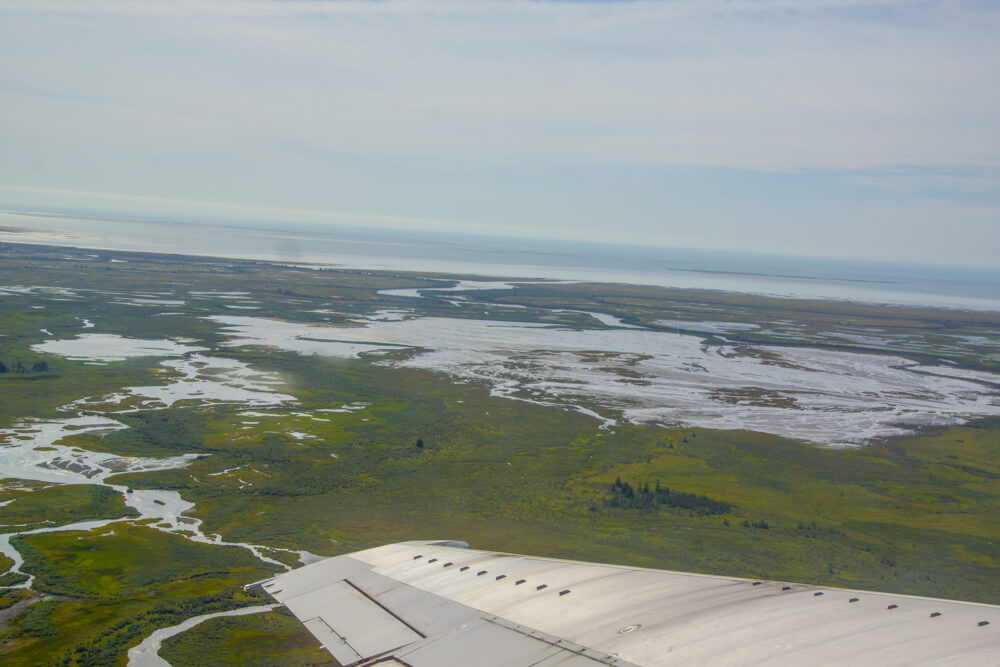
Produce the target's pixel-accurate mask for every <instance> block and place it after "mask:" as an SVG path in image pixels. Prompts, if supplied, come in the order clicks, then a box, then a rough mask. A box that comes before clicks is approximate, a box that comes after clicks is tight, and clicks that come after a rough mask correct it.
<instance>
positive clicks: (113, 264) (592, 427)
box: [0, 244, 1000, 665]
mask: <svg viewBox="0 0 1000 667" xmlns="http://www.w3.org/2000/svg"><path fill="white" fill-rule="evenodd" d="M0 362H3V364H4V368H6V371H7V372H4V373H0V524H2V525H0V532H2V533H3V536H2V537H0V551H2V553H3V556H2V557H0V576H2V578H0V614H3V615H2V616H0V661H2V662H4V663H5V664H12V665H19V664H23V665H34V664H67V665H77V664H79V665H109V664H120V665H124V664H127V663H128V661H129V657H128V651H129V649H132V648H135V647H137V646H139V645H140V643H141V642H142V641H143V640H144V639H145V638H147V637H150V636H151V635H152V634H153V633H154V631H156V630H159V629H166V628H175V627H177V626H179V625H181V624H183V623H184V621H186V620H187V619H191V618H195V617H201V616H206V618H208V617H209V615H213V614H217V613H220V612H228V611H234V610H239V609H254V610H256V608H257V607H260V606H261V605H264V604H269V603H270V602H271V601H270V600H269V599H265V598H262V597H259V596H258V595H257V594H253V593H245V592H244V591H243V589H242V586H243V585H244V584H247V583H251V582H253V581H256V580H259V579H262V578H265V577H268V576H270V575H271V574H273V573H275V572H279V571H283V570H285V569H287V568H291V567H296V566H298V565H300V564H302V563H304V562H308V561H309V560H311V559H313V558H316V557H320V556H331V555H336V554H339V553H345V552H348V551H353V550H356V549H361V548H366V547H371V546H377V545H379V544H384V543H388V542H394V541H401V540H408V539H429V538H449V539H461V540H466V541H468V542H470V543H471V544H472V545H473V546H474V547H476V548H482V549H496V550H502V551H508V552H521V553H530V554H534V555H541V556H553V557H563V558H575V559H584V560H597V561H605V562H614V563H623V564H630V565H640V566H648V567H656V568H664V569H673V570H690V571H698V572H711V573H715V574H724V575H737V576H747V577H765V578H770V579H780V580H789V581H802V582H810V583H823V584H826V585H833V586H838V585H839V586H850V587H854V588H862V589H873V590H882V591H892V592H900V593H911V594H917V595H928V596H938V597H948V598H958V599H966V600H976V601H983V602H991V603H998V602H1000V584H998V582H1000V576H998V575H1000V545H997V544H995V543H994V542H995V540H994V538H995V536H996V535H1000V313H997V312H993V311H989V310H982V309H980V310H975V311H972V310H968V311H967V310H960V309H944V308H922V307H918V306H913V305H895V306H880V305H876V304H871V303H850V302H844V301H830V300H824V301H820V300H808V299H789V298H775V297H767V296H759V295H756V296H755V295H748V294H735V293H729V292H720V291H707V290H694V289H677V288H665V287H652V286H641V285H626V284H612V283H585V282H576V281H573V282H571V281H555V280H553V281H543V280H525V281H518V280H517V279H516V278H511V277H509V276H503V277H500V278H496V277H493V276H476V275H460V276H447V275H439V274H427V273H417V272H400V271H366V270H355V269H332V268H330V267H324V266H318V265H314V266H306V265H299V266H290V265H281V264H274V263H269V262H265V261H256V260H239V259H225V258H212V257H188V256H182V255H156V254H148V253H147V254H144V253H132V252H119V251H110V250H88V251H86V252H82V251H78V250H75V249H67V248H58V247H46V246H33V245H26V244H0ZM418 443H419V444H420V446H417V444H418ZM616 480H628V481H629V482H630V483H631V484H632V485H635V486H639V485H642V484H649V485H653V484H657V483H658V482H659V483H662V484H663V485H664V487H669V489H670V490H671V492H672V493H676V494H678V495H677V496H676V497H677V498H704V499H708V500H710V501H711V503H717V505H712V506H713V507H716V506H717V507H725V508H726V511H724V512H722V511H720V512H703V511H698V508H697V507H695V506H692V505H691V504H690V503H687V504H684V503H676V502H673V503H648V504H636V503H621V502H616V501H615V500H614V499H615V497H616V496H615V488H616V487H615V483H616ZM708 500H705V501H704V502H706V503H707V502H708ZM4 612H6V613H4ZM247 645H255V646H259V647H260V653H259V655H258V656H257V658H256V659H257V660H258V661H260V664H275V662H279V661H285V662H287V664H333V663H332V662H330V661H329V659H328V658H327V657H325V654H323V653H322V652H320V651H317V650H316V645H315V642H314V641H313V640H312V639H311V636H310V635H309V634H308V633H307V632H306V631H305V630H303V629H301V628H299V627H297V625H296V624H295V623H292V622H290V619H289V617H287V616H285V615H283V614H282V611H281V609H280V608H278V609H273V610H271V611H260V612H259V613H254V614H249V615H245V616H223V617H214V616H213V617H211V618H209V619H208V620H206V621H205V622H204V623H202V624H199V625H195V626H193V627H191V628H189V629H186V630H185V631H183V632H178V633H177V634H174V635H173V636H171V637H170V638H169V639H165V640H164V641H163V649H162V650H161V652H160V654H161V656H163V657H165V658H166V659H168V660H169V661H170V663H171V664H174V665H183V664H197V660H198V657H199V656H204V655H208V654H209V653H206V652H207V651H215V652H214V653H211V654H212V655H213V656H217V658H216V657H213V662H215V661H225V660H227V659H229V660H231V661H232V662H233V664H242V663H243V659H241V658H240V656H241V655H243V653H241V651H243V649H240V648H239V647H241V646H242V647H245V646H247ZM226 646H228V647H232V650H227V651H223V652H220V651H218V650H217V649H218V647H226ZM226 656H229V657H228V658H227V657H226ZM244 657H245V656H244Z"/></svg>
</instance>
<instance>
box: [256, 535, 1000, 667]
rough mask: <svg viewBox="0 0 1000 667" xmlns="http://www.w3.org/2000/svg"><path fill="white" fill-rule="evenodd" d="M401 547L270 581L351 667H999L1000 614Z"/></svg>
mask: <svg viewBox="0 0 1000 667" xmlns="http://www.w3.org/2000/svg"><path fill="white" fill-rule="evenodd" d="M464 546H465V545H464V543H461V542H405V543H400V544H390V545H386V546H383V547H378V548H375V549H369V550H367V551H360V552H357V553H352V554H348V555H344V556H337V557H335V558H328V559H326V560H323V561H319V562H317V563H313V564H311V565H307V566H305V567H302V568H300V569H298V570H293V571H292V572H289V573H287V574H283V575H281V576H278V577H275V578H274V579H269V580H266V581H264V582H262V585H263V588H264V590H266V591H267V592H268V593H270V595H271V596H272V597H274V598H275V599H276V600H277V601H279V602H281V603H283V604H284V605H286V606H287V607H288V609H289V610H290V611H291V612H292V613H293V614H295V616H296V617H297V618H298V619H299V620H301V621H302V622H303V623H304V624H305V626H306V627H307V628H308V629H309V631H310V632H312V633H313V635H315V636H316V638H317V639H319V641H320V642H321V643H322V644H323V646H324V647H325V648H326V649H327V650H329V651H330V653H331V654H333V656H334V658H336V659H337V661H338V662H340V663H341V664H342V665H345V666H354V665H358V666H360V665H375V664H379V665H386V666H389V665H409V666H411V667H441V666H448V665H487V666H492V665H498V666H499V665H512V666H518V667H520V666H525V665H538V666H539V667H552V666H555V665H559V666H567V667H595V666H597V665H601V664H605V665H618V666H627V665H753V664H788V665H844V664H862V665H867V664H870V665H880V666H884V665H913V664H942V665H998V664H1000V613H998V611H1000V607H997V606H993V605H984V604H976V603H971V602H957V601H951V600H939V599H932V598H920V597H912V596H906V595H890V594H885V593H872V592H867V591H853V590H847V589H842V588H828V587H819V586H809V585H804V584H791V583H782V582H774V581H757V580H752V579H738V578H733V577H716V576H709V575H702V574H689V573H683V572H668V571H663V570H649V569H642V568H633V567H620V566H612V565H600V564H594V563H582V562H576V561H566V560H557V559H551V558H534V557H529V556H516V555H512V554H505V553H496V552H486V551H477V550H474V549H468V548H464Z"/></svg>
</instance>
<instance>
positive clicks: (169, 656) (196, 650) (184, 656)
mask: <svg viewBox="0 0 1000 667" xmlns="http://www.w3.org/2000/svg"><path fill="white" fill-rule="evenodd" d="M279 609H281V610H283V609H284V608H283V607H282V608H279ZM160 657H161V658H163V659H164V660H166V661H167V662H169V663H170V664H171V665H172V666H173V667H202V665H241V666H243V667H272V666H273V665H282V667H320V666H324V667H335V666H336V665H337V664H338V663H337V662H336V661H335V660H333V658H331V657H330V654H329V653H327V652H326V651H325V650H324V649H322V648H321V647H320V645H319V643H318V642H317V641H316V638H315V637H313V636H312V635H311V634H310V633H309V631H307V630H306V629H305V628H304V627H303V626H302V624H301V623H300V622H299V621H298V620H297V619H296V618H295V617H294V616H292V615H291V614H290V613H288V612H287V611H277V610H276V611H273V612H270V613H262V614H251V615H247V616H227V617H222V618H213V619H209V620H207V621H204V622H203V623H200V624H198V625H196V626H195V627H193V628H191V629H190V630H188V631H187V632H184V633H181V634H179V635H176V636H174V637H171V638H169V639H167V640H165V641H164V642H163V647H162V648H161V649H160Z"/></svg>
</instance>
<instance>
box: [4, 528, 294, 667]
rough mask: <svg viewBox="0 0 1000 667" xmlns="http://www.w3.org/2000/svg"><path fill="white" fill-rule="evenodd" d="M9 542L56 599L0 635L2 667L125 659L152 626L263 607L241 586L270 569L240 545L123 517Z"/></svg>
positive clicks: (112, 662) (256, 596)
mask: <svg viewBox="0 0 1000 667" xmlns="http://www.w3.org/2000/svg"><path fill="white" fill-rule="evenodd" d="M13 541H14V542H15V544H16V547H17V549H18V550H19V551H20V552H21V553H22V555H23V556H24V558H25V564H24V566H23V569H24V570H25V571H26V572H30V573H32V574H34V575H35V576H36V579H35V583H34V586H33V587H34V589H35V590H36V591H38V592H42V593H46V594H48V595H50V596H52V595H54V596H56V597H55V599H49V600H46V601H44V602H39V603H36V604H33V605H31V606H30V607H29V608H28V610H27V612H26V613H25V614H22V615H20V616H19V617H18V618H15V619H13V620H12V621H11V624H10V628H9V629H8V630H7V631H5V632H3V633H0V663H3V664H5V665H7V664H10V665H38V664H66V665H122V664H124V662H125V653H126V651H127V649H128V647H129V646H132V645H134V644H136V643H138V641H139V640H140V639H141V638H142V637H145V636H146V635H148V634H149V633H150V632H152V631H153V630H155V629H157V628H160V627H168V626H171V625H176V624H177V623H180V622H181V621H183V620H185V619H187V618H190V617H192V616H198V615H201V614H206V613H213V612H217V611H225V610H228V609H235V608H238V607H241V606H247V605H252V604H260V603H261V602H263V599H262V594H259V593H250V594H248V593H244V592H243V590H242V586H243V585H244V584H246V583H247V582H250V581H257V580H259V579H263V578H266V577H268V576H271V575H272V574H273V573H274V570H273V569H271V568H269V567H268V566H266V565H265V564H263V563H261V562H260V561H258V560H256V559H255V558H254V557H253V556H252V554H250V553H249V552H248V551H246V550H245V549H240V548H237V547H219V546H213V545H207V544H196V543H192V542H190V541H188V540H186V539H184V538H182V537H178V536H175V535H170V534H167V533H164V532H161V531H158V530H155V529H153V528H150V527H146V526H133V525H130V524H129V523H127V522H117V523H114V524H111V525H108V526H105V527H103V528H101V529H97V530H93V531H89V532H81V531H67V532H55V533H41V534H36V535H27V536H23V537H21V538H15V539H14V540H13Z"/></svg>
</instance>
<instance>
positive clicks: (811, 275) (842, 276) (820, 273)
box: [0, 211, 1000, 312]
mask: <svg viewBox="0 0 1000 667" xmlns="http://www.w3.org/2000/svg"><path fill="white" fill-rule="evenodd" d="M0 241H6V242H17V243H37V244H46V245H65V246H73V247H78V248H87V249H106V250H122V251H140V252H160V253H171V254H186V255H202V256H217V257H228V258H234V259H253V260H263V261H275V262H281V263H288V264H312V265H319V266H326V267H335V268H351V269H365V270H387V271H393V270H395V271H407V272H429V273H447V274H456V275H464V276H469V275H475V276H488V277H499V278H505V279H510V278H518V279H537V278H541V279H553V280H572V281H587V282H607V283H627V284H637V285H655V286H661V287H674V288H682V289H705V290H716V291H724V292H735V293H744V294H757V295H766V296H778V297H788V298H796V299H822V300H842V301H856V302H863V303H880V304H889V305H901V306H930V307H942V308H955V309H965V310H981V311H997V312H1000V270H997V269H988V268H973V267H960V266H936V265H920V264H912V263H903V262H872V261H858V260H851V259H827V258H816V257H794V256H786V255H768V254H753V253H733V252H719V251H711V250H697V249H682V248H668V247H654V246H642V247H640V246H627V245H616V244H599V243H587V242H580V241H573V240H537V239H516V238H507V237H491V236H481V235H471V234H446V233H437V232H415V231H412V230H406V231H390V230H384V229H379V230H369V229H362V228H352V227H320V226H306V225H302V224H296V225H294V226H290V225H289V226H286V225H282V224H280V223H275V224H272V225H260V226H253V227H250V226H240V225H239V224H238V223H233V224H218V223H216V224H211V225H205V224H190V223H176V222H159V221H146V220H116V219H108V218H101V217H96V216H70V215H51V214H33V213H23V212H14V211H3V212H0Z"/></svg>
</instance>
